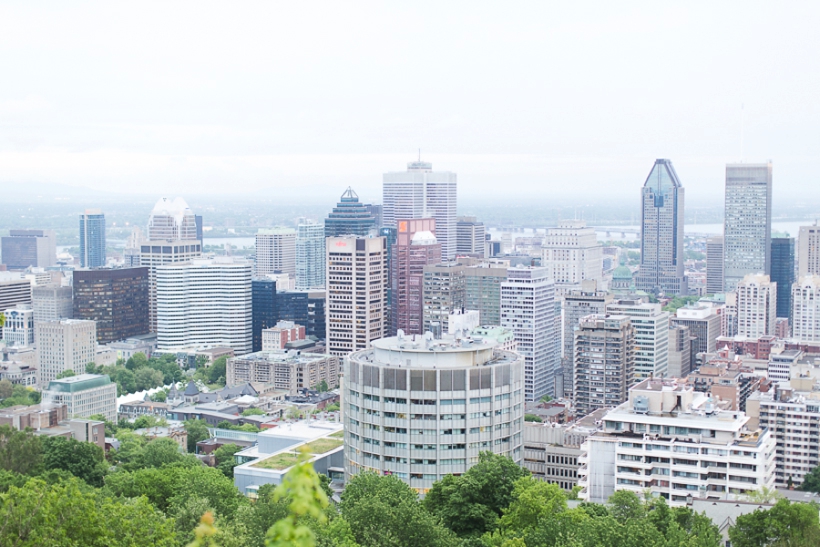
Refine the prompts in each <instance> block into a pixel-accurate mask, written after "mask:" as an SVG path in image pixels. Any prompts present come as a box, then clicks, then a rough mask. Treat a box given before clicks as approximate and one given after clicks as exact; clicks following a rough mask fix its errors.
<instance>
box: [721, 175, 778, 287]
mask: <svg viewBox="0 0 820 547" xmlns="http://www.w3.org/2000/svg"><path fill="white" fill-rule="evenodd" d="M725 207H726V212H725V215H724V221H723V222H724V224H723V278H724V283H723V287H724V289H725V290H727V291H732V290H734V289H735V286H736V285H737V284H738V283H739V282H740V281H741V280H742V279H743V278H744V277H745V276H746V275H747V274H756V273H763V274H766V275H769V273H771V264H772V262H771V237H772V164H771V163H763V164H753V163H735V164H729V165H727V166H726V201H725Z"/></svg>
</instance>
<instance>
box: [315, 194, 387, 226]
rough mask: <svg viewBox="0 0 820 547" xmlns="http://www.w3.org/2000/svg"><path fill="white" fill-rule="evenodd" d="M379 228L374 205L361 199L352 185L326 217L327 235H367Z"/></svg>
mask: <svg viewBox="0 0 820 547" xmlns="http://www.w3.org/2000/svg"><path fill="white" fill-rule="evenodd" d="M375 228H378V226H377V225H376V217H375V216H374V215H373V211H372V206H371V205H368V204H366V203H361V202H360V201H359V195H358V194H357V193H356V192H354V191H353V188H351V187H350V186H348V187H347V190H345V191H344V193H343V194H342V197H341V198H339V203H337V204H336V207H334V208H333V211H331V213H330V214H329V215H328V216H327V219H325V237H341V236H346V235H356V236H363V237H364V236H367V235H369V234H370V231H371V230H373V229H375Z"/></svg>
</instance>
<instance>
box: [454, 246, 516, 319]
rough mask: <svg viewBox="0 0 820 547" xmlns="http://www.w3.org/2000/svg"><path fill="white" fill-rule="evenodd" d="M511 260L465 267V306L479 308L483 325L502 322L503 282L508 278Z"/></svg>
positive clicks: (468, 264)
mask: <svg viewBox="0 0 820 547" xmlns="http://www.w3.org/2000/svg"><path fill="white" fill-rule="evenodd" d="M509 266H510V263H509V261H506V260H503V261H498V260H495V261H485V262H479V263H476V264H472V263H470V262H469V261H468V262H467V263H466V265H465V267H464V307H465V308H466V309H468V310H478V313H479V321H480V322H481V324H482V325H488V326H491V325H500V324H501V284H502V283H503V282H505V281H506V280H507V268H509Z"/></svg>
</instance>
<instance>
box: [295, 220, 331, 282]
mask: <svg viewBox="0 0 820 547" xmlns="http://www.w3.org/2000/svg"><path fill="white" fill-rule="evenodd" d="M324 286H325V227H324V226H323V225H322V224H319V223H317V222H313V221H303V222H300V223H299V224H298V225H297V226H296V289H297V290H308V289H320V288H322V287H324Z"/></svg>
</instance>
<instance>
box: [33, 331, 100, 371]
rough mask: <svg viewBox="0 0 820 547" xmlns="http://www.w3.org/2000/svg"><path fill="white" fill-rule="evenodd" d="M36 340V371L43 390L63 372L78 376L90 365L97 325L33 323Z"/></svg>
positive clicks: (95, 345) (93, 355)
mask: <svg viewBox="0 0 820 547" xmlns="http://www.w3.org/2000/svg"><path fill="white" fill-rule="evenodd" d="M34 338H35V339H36V340H37V368H39V370H40V385H41V386H42V387H45V386H47V385H48V384H49V382H51V381H52V380H54V379H55V378H56V377H57V375H59V374H60V373H61V372H65V371H66V370H72V371H74V372H75V373H77V374H81V373H83V372H85V366H86V365H87V364H88V363H93V362H94V359H95V358H96V355H97V326H96V324H95V323H94V321H83V320H80V319H61V320H60V321H43V322H42V323H35V324H34Z"/></svg>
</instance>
